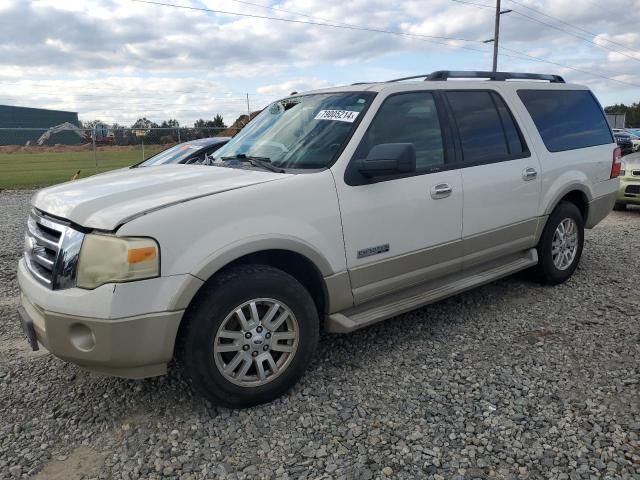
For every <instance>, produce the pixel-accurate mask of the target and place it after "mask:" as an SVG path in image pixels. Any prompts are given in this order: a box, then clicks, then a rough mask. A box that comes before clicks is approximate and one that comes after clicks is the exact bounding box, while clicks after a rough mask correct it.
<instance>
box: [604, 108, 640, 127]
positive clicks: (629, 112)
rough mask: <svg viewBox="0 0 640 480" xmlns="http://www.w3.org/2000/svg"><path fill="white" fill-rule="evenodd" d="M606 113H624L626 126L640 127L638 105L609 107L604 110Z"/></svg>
mask: <svg viewBox="0 0 640 480" xmlns="http://www.w3.org/2000/svg"><path fill="white" fill-rule="evenodd" d="M604 111H605V112H607V113H626V124H627V125H628V126H633V127H640V103H638V102H635V103H632V104H631V105H630V106H627V105H625V104H624V103H617V104H615V105H610V106H608V107H605V109H604Z"/></svg>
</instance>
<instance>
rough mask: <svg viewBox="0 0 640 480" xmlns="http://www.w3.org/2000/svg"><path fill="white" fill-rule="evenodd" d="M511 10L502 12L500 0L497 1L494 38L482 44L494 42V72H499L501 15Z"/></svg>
mask: <svg viewBox="0 0 640 480" xmlns="http://www.w3.org/2000/svg"><path fill="white" fill-rule="evenodd" d="M509 12H511V10H500V0H496V22H495V25H494V27H493V38H490V39H489V40H485V41H484V42H482V43H491V42H493V71H494V72H497V71H498V42H499V41H500V15H503V14H505V13H509Z"/></svg>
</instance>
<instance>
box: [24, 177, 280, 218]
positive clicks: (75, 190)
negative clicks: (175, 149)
mask: <svg viewBox="0 0 640 480" xmlns="http://www.w3.org/2000/svg"><path fill="white" fill-rule="evenodd" d="M286 177H287V175H285V174H280V173H272V172H264V171H258V170H245V169H240V168H226V167H213V166H209V167H207V166H202V165H166V166H157V167H147V168H132V169H126V170H118V171H113V172H108V173H103V174H100V175H95V176H93V177H88V178H86V179H83V180H76V181H72V182H67V183H63V184H60V185H56V186H53V187H49V188H45V189H44V190H40V191H39V192H37V193H36V194H35V196H34V197H33V200H32V204H33V206H35V207H36V208H38V209H39V210H42V211H43V212H46V213H48V214H50V215H54V216H56V217H61V218H65V219H68V220H71V221H72V222H74V223H76V224H78V225H81V226H83V227H87V228H97V229H100V230H115V229H116V228H117V227H119V226H120V225H122V224H123V223H126V222H127V221H129V220H131V219H132V218H135V217H137V216H140V215H144V214H145V213H149V212H151V211H154V210H159V209H161V208H166V207H168V206H170V205H174V204H177V203H182V202H185V201H188V200H193V199H195V198H199V197H203V196H207V195H213V194H216V193H220V192H225V191H228V190H235V189H238V188H243V187H247V186H250V185H256V184H259V183H264V182H270V181H274V180H279V179H283V178H286Z"/></svg>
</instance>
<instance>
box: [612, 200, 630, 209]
mask: <svg viewBox="0 0 640 480" xmlns="http://www.w3.org/2000/svg"><path fill="white" fill-rule="evenodd" d="M613 209H614V210H618V211H622V210H626V209H627V204H626V203H619V202H616V203H614V204H613Z"/></svg>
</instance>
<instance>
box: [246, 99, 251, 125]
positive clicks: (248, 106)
mask: <svg viewBox="0 0 640 480" xmlns="http://www.w3.org/2000/svg"><path fill="white" fill-rule="evenodd" d="M250 121H251V106H250V105H249V93H247V123H249V122H250Z"/></svg>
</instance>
